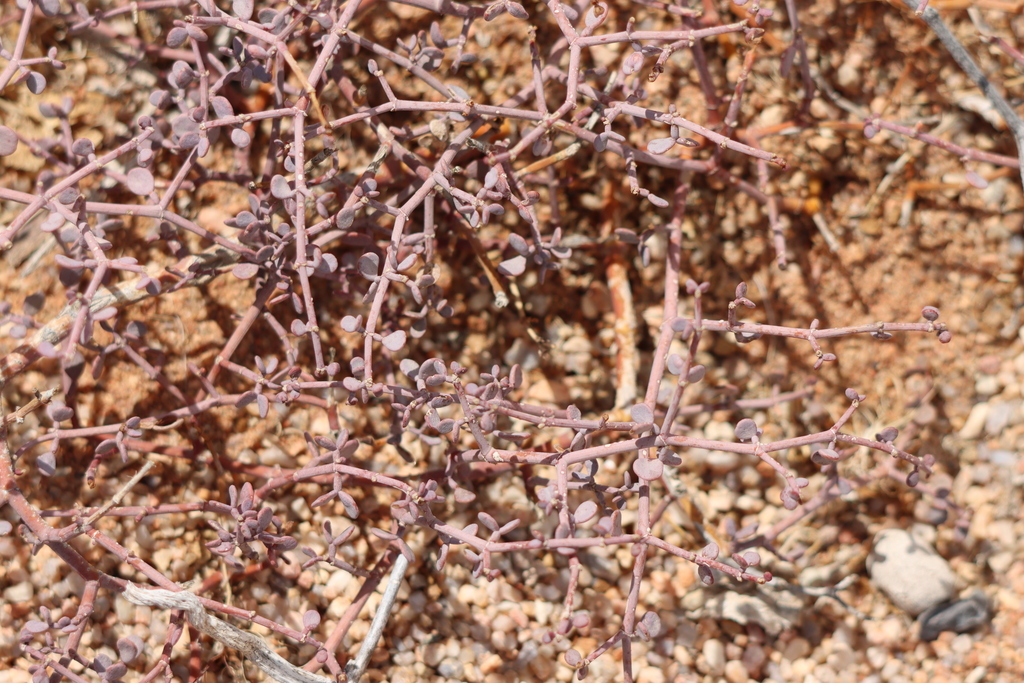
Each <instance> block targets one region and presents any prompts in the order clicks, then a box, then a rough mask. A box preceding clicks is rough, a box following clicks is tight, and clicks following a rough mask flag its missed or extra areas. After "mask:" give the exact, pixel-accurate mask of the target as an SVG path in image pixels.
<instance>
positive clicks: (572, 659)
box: [564, 649, 583, 669]
mask: <svg viewBox="0 0 1024 683" xmlns="http://www.w3.org/2000/svg"><path fill="white" fill-rule="evenodd" d="M564 657H565V663H566V664H568V665H569V666H571V667H573V668H574V669H575V668H576V667H578V666H579V665H580V662H582V661H583V655H581V654H580V653H579V652H577V651H576V650H573V649H569V650H566V651H565V655H564Z"/></svg>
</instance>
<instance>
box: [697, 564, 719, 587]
mask: <svg viewBox="0 0 1024 683" xmlns="http://www.w3.org/2000/svg"><path fill="white" fill-rule="evenodd" d="M697 576H699V577H700V581H701V583H703V584H704V585H705V586H711V585H714V583H715V575H714V573H712V571H711V568H710V567H707V566H705V565H703V564H702V565H700V566H698V567H697Z"/></svg>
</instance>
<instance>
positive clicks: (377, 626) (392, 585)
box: [345, 553, 409, 683]
mask: <svg viewBox="0 0 1024 683" xmlns="http://www.w3.org/2000/svg"><path fill="white" fill-rule="evenodd" d="M408 568H409V560H408V559H406V557H405V555H402V554H401V553H399V555H398V557H396V558H395V566H394V567H393V568H392V569H391V578H389V579H388V585H387V586H386V587H385V588H384V597H383V598H381V600H380V606H379V607H378V608H377V612H376V614H374V615H373V621H372V622H371V623H370V632H369V633H367V634H366V638H365V639H364V640H363V644H362V645H361V646H360V648H359V653H358V654H357V655H356V658H355V659H353V660H352V661H351V662H349V663H348V664H347V665H345V678H346V679H347V681H348V683H359V679H360V677H362V675H363V672H364V671H366V665H367V664H369V663H370V655H372V654H373V651H374V650H376V649H377V643H378V642H379V641H380V636H381V634H382V633H383V632H384V625H385V624H387V622H388V617H389V616H390V615H391V608H392V607H393V606H394V604H395V597H396V596H397V595H398V588H399V587H400V586H401V585H402V579H404V578H405V570H406V569H408Z"/></svg>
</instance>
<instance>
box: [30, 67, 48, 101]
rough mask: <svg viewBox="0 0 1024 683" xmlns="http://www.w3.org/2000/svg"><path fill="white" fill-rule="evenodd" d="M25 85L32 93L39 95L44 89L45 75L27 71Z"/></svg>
mask: <svg viewBox="0 0 1024 683" xmlns="http://www.w3.org/2000/svg"><path fill="white" fill-rule="evenodd" d="M25 85H26V86H27V87H28V89H29V92H31V93H32V94H33V95H40V94H42V92H43V91H44V90H46V77H45V76H43V75H42V74H41V73H36V72H35V71H29V72H28V78H27V79H26V81H25Z"/></svg>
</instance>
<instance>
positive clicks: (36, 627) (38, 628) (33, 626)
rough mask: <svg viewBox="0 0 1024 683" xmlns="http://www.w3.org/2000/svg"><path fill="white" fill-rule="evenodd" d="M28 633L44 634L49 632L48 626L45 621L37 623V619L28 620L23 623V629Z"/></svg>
mask: <svg viewBox="0 0 1024 683" xmlns="http://www.w3.org/2000/svg"><path fill="white" fill-rule="evenodd" d="M23 628H24V629H25V630H26V631H28V632H29V633H44V632H46V631H49V630H50V625H49V624H47V623H46V622H45V621H39V620H38V619H30V620H29V621H27V622H25V626H24V627H23Z"/></svg>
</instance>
